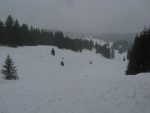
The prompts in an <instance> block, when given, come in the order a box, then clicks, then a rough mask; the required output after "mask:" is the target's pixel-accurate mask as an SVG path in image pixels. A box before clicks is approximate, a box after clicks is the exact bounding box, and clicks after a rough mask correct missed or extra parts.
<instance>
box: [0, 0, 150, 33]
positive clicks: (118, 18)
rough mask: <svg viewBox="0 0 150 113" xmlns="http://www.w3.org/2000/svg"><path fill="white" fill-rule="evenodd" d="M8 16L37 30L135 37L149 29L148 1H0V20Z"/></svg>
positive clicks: (149, 7) (149, 0)
mask: <svg viewBox="0 0 150 113" xmlns="http://www.w3.org/2000/svg"><path fill="white" fill-rule="evenodd" d="M9 14H11V15H12V16H13V17H14V18H17V19H18V20H19V21H20V22H21V23H27V24H28V25H33V26H35V27H40V28H47V29H58V30H62V31H67V32H83V33H95V34H103V33H136V32H140V31H141V30H142V29H143V27H144V26H148V25H150V0H0V19H1V20H5V19H6V17H7V16H8V15H9Z"/></svg>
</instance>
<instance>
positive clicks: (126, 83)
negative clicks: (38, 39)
mask: <svg viewBox="0 0 150 113" xmlns="http://www.w3.org/2000/svg"><path fill="white" fill-rule="evenodd" d="M52 48H53V47H52V46H36V47H18V48H9V47H0V69H1V68H2V65H3V62H4V60H5V58H6V56H7V54H9V55H10V56H11V58H12V59H13V61H14V62H15V65H16V67H17V69H18V76H19V80H16V81H15V80H10V81H7V80H3V79H0V113H150V82H149V81H150V76H149V75H150V74H149V73H143V74H139V75H137V76H125V75H124V73H125V69H126V65H127V62H123V61H122V57H121V56H119V57H116V59H114V60H109V59H105V58H103V57H102V56H101V55H100V54H95V53H94V52H92V51H86V50H84V51H83V52H82V53H76V52H73V51H70V50H65V49H63V50H60V49H57V48H56V47H54V48H55V52H56V55H55V56H52V55H51V49H52ZM119 58H120V59H119ZM62 59H63V61H64V67H62V66H61V65H60V62H61V60H62ZM90 61H92V64H90ZM0 76H2V74H1V75H0Z"/></svg>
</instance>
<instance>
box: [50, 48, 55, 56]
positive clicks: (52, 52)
mask: <svg viewBox="0 0 150 113" xmlns="http://www.w3.org/2000/svg"><path fill="white" fill-rule="evenodd" d="M51 54H52V55H53V56H55V50H54V48H52V50H51Z"/></svg>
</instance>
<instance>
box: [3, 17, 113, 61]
mask: <svg viewBox="0 0 150 113" xmlns="http://www.w3.org/2000/svg"><path fill="white" fill-rule="evenodd" d="M0 45H4V46H11V47H17V46H36V45H53V46H57V47H58V48H60V49H70V50H73V51H76V52H78V51H79V52H81V51H82V50H83V49H87V50H92V49H93V48H95V49H96V53H101V54H102V55H103V56H104V57H106V58H111V51H110V48H109V46H108V45H103V46H101V45H99V44H94V42H93V41H92V40H87V39H78V38H76V39H71V38H70V37H68V36H64V34H63V32H61V31H55V32H54V31H48V30H45V29H39V28H34V27H32V26H31V27H29V26H28V25H27V24H22V25H20V24H19V21H18V20H17V19H16V20H14V19H13V18H12V16H11V15H9V16H8V17H7V19H6V21H5V22H2V21H1V20H0Z"/></svg>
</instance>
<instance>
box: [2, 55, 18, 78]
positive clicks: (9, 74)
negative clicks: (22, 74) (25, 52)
mask: <svg viewBox="0 0 150 113" xmlns="http://www.w3.org/2000/svg"><path fill="white" fill-rule="evenodd" d="M1 72H2V74H3V75H4V76H3V78H4V79H6V80H15V79H18V75H17V69H16V67H15V66H14V62H13V61H12V59H11V58H10V56H9V55H8V56H7V58H6V60H5V65H4V66H3V69H2V71H1Z"/></svg>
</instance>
